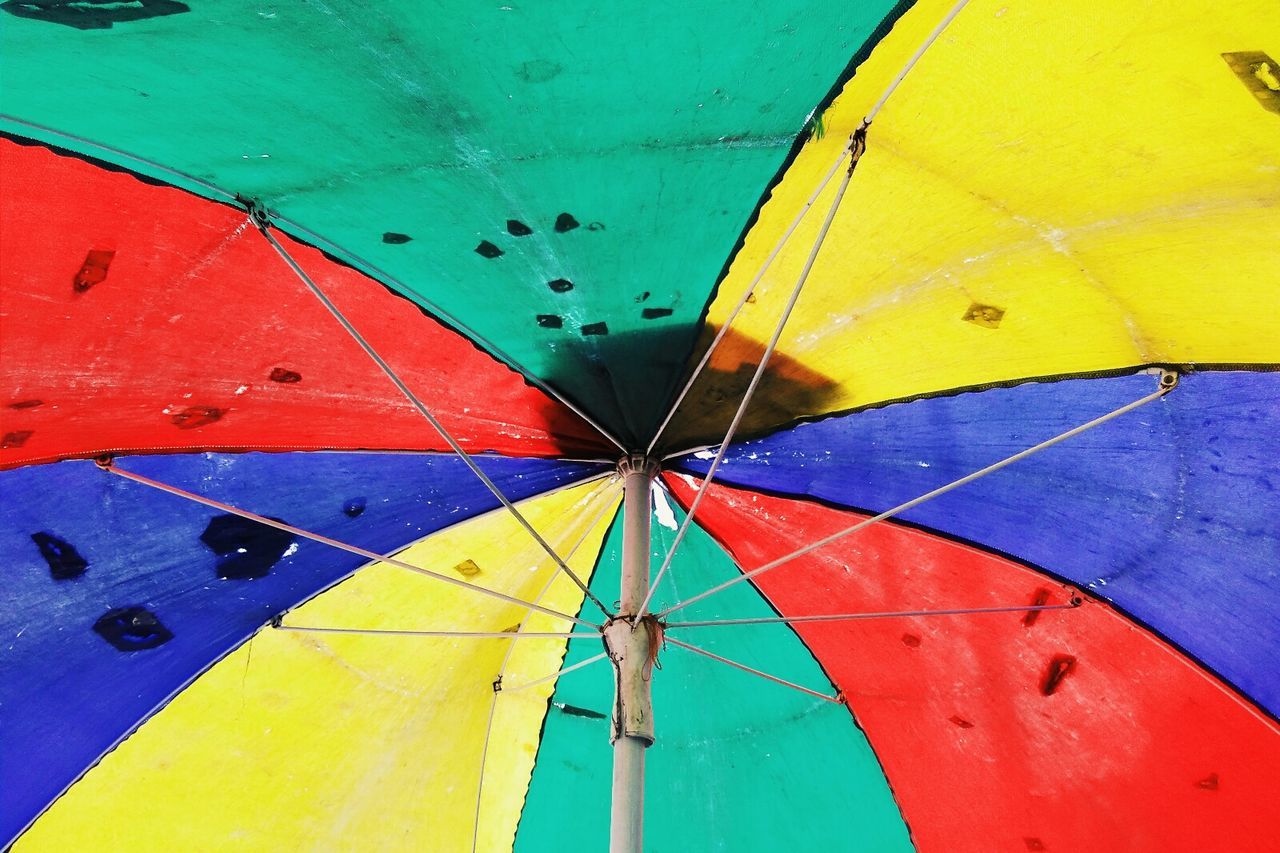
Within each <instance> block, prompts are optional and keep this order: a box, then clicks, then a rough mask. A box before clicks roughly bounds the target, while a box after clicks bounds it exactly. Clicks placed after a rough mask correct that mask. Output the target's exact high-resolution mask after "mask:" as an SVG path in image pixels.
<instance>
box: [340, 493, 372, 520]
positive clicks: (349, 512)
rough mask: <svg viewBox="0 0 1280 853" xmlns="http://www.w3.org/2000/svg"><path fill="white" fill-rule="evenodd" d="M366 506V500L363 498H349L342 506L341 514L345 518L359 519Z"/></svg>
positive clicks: (367, 503) (367, 501)
mask: <svg viewBox="0 0 1280 853" xmlns="http://www.w3.org/2000/svg"><path fill="white" fill-rule="evenodd" d="M368 505H369V500H368V498H365V497H363V496H362V497H358V498H349V499H348V500H347V501H346V502H344V503H343V504H342V513H343V515H345V516H346V517H347V518H359V517H360V516H362V515H364V509H365V507H366V506H368Z"/></svg>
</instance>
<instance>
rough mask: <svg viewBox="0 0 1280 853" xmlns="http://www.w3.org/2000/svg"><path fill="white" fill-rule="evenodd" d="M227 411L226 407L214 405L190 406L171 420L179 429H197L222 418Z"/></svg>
mask: <svg viewBox="0 0 1280 853" xmlns="http://www.w3.org/2000/svg"><path fill="white" fill-rule="evenodd" d="M226 413H227V410H226V409H217V408H214V407H213V406H188V407H187V408H185V409H183V410H182V411H181V412H178V413H177V414H176V415H173V416H172V417H170V418H169V420H170V421H171V422H172V423H173V425H174V426H176V427H177V428H178V429H195V428H196V427H202V426H208V425H209V424H211V423H216V422H217V421H220V420H222V416H223V415H225V414H226Z"/></svg>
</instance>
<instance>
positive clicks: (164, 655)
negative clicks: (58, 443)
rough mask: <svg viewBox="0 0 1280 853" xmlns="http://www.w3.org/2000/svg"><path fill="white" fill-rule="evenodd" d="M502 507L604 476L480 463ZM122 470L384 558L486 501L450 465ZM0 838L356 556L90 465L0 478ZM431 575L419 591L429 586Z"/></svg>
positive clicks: (346, 570) (256, 462) (450, 460)
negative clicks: (1, 594) (504, 499)
mask: <svg viewBox="0 0 1280 853" xmlns="http://www.w3.org/2000/svg"><path fill="white" fill-rule="evenodd" d="M477 461H478V462H479V464H480V466H481V467H482V468H483V469H484V470H485V472H486V473H487V474H488V475H489V476H490V477H491V478H492V479H493V480H494V482H495V483H496V484H497V485H498V487H499V488H500V489H501V490H502V491H503V492H504V494H506V495H507V496H508V497H509V498H511V499H512V500H520V499H523V498H527V497H530V496H533V495H536V494H539V493H541V492H545V491H548V490H550V489H554V488H555V487H557V486H561V485H564V484H567V483H571V482H574V481H577V480H581V479H583V478H585V477H587V476H589V475H591V474H593V473H595V472H597V471H601V470H603V466H599V465H587V464H570V463H557V462H551V461H546V460H535V459H507V458H499V457H479V458H478V459H477ZM117 464H118V465H120V466H121V467H123V468H126V469H128V470H130V471H133V472H136V473H139V474H143V475H145V476H148V477H152V478H154V479H157V480H160V481H162V482H165V483H169V484H172V485H175V486H178V487H180V488H183V489H186V490H189V491H192V492H195V493H198V494H201V495H204V496H207V497H210V498H213V499H215V500H218V501H221V502H224V503H228V504H230V505H232V506H235V507H238V508H242V509H247V510H250V511H252V512H256V513H259V514H262V515H265V516H269V517H273V518H276V519H280V520H283V521H285V522H288V523H289V524H292V525H295V526H298V527H301V528H303V529H305V530H311V531H314V532H318V533H322V534H325V535H327V536H330V537H332V538H335V539H338V540H340V541H343V542H347V543H350V544H353V545H358V546H361V547H363V548H367V549H369V550H372V551H376V552H378V553H388V552H391V551H394V550H397V549H399V548H401V547H403V546H405V545H407V544H409V543H411V542H413V541H415V540H417V539H420V538H422V537H423V536H426V535H427V534H429V533H432V532H434V531H436V530H440V529H441V528H444V527H447V526H449V525H452V524H456V523H457V522H460V521H463V520H464V519H467V518H470V517H472V516H475V515H478V514H480V513H483V512H486V511H488V510H492V509H495V508H496V507H498V506H499V504H498V501H497V500H496V499H495V498H494V497H493V496H492V495H491V494H490V493H489V492H488V490H487V489H486V488H485V487H484V485H483V484H482V483H481V482H480V481H479V480H478V479H477V478H476V477H475V475H474V474H472V473H471V472H470V471H468V470H467V468H466V466H465V465H464V464H463V462H462V461H461V459H459V458H458V457H455V456H451V455H449V456H446V455H441V456H435V455H389V454H368V453H280V454H261V453H249V454H244V455H228V454H213V453H210V454H193V455H179V456H153V457H137V458H130V459H127V460H122V461H119V462H118V463H117ZM0 552H3V553H5V554H8V555H14V558H15V559H16V562H14V563H10V564H8V565H6V566H5V601H6V606H5V608H4V609H3V611H0V636H3V637H4V638H5V641H6V648H5V650H4V654H0V731H2V732H3V740H4V750H3V754H4V757H5V760H4V761H3V763H2V765H0V839H6V838H12V837H13V836H14V835H15V834H16V833H17V832H19V831H20V830H21V829H22V828H23V827H24V826H25V825H26V824H27V822H28V821H30V820H31V819H32V818H34V817H35V816H36V815H37V814H39V812H40V811H41V810H43V809H44V808H45V807H46V806H47V805H48V804H49V802H51V801H52V800H53V799H54V798H55V797H56V796H57V795H58V794H59V793H60V792H61V791H62V790H63V789H64V788H65V787H66V786H67V785H68V784H70V783H71V782H72V781H74V780H75V779H76V778H77V777H78V776H79V775H80V774H81V773H82V772H83V771H84V770H86V769H87V768H88V767H89V766H91V765H92V764H93V763H94V762H95V761H96V760H97V759H98V758H99V757H100V756H101V755H102V754H103V753H104V752H106V751H107V750H109V749H110V748H111V747H112V746H114V745H115V744H116V743H117V742H118V741H119V740H120V739H122V738H123V737H124V736H125V735H127V734H128V733H129V732H131V731H132V730H133V729H134V728H135V727H136V726H137V725H138V724H139V723H140V722H141V721H142V720H143V719H145V718H146V717H147V716H148V715H150V714H151V713H152V712H153V711H154V710H155V709H156V708H157V707H158V706H160V705H161V704H163V703H164V702H165V701H166V700H167V699H168V698H169V697H170V696H172V695H173V694H174V693H176V692H177V691H180V690H181V689H182V688H183V687H184V686H185V685H186V684H188V683H189V682H190V681H191V680H192V679H194V678H195V677H196V676H197V675H198V674H199V673H200V672H202V671H203V670H204V669H206V668H207V667H208V666H210V665H211V664H212V663H213V662H215V661H216V660H218V659H219V658H221V657H222V656H224V655H225V654H227V653H228V652H229V651H230V650H232V649H233V648H235V647H236V646H238V645H239V644H240V643H241V642H243V641H244V640H245V639H246V638H247V637H248V636H250V635H251V634H253V632H254V631H256V630H257V629H259V628H260V627H262V626H263V625H264V624H266V623H267V622H269V621H270V620H271V619H272V617H273V616H275V615H277V614H279V613H281V612H282V611H284V610H286V609H288V608H290V607H292V606H294V605H296V604H297V603H299V602H301V601H303V600H305V599H307V598H309V597H310V596H312V595H314V594H315V593H317V592H318V591H320V590H322V589H324V588H326V587H328V586H330V585H331V584H333V583H335V582H337V581H338V580H340V579H342V578H343V577H345V576H347V575H348V574H350V573H351V572H353V571H355V570H356V569H357V568H359V567H360V566H361V565H362V564H364V563H365V562H366V561H365V560H364V559H363V558H362V557H359V556H356V555H353V554H350V553H348V552H345V551H341V550H338V549H336V548H333V547H331V546H328V545H323V544H320V543H318V542H313V541H311V540H307V539H295V538H294V537H293V536H292V535H290V534H288V533H284V532H282V531H279V530H276V529H275V528H271V527H267V526H265V525H261V524H257V523H255V522H249V521H246V520H244V519H242V518H240V517H239V516H235V515H227V514H224V513H220V512H218V511H216V510H212V509H209V508H207V507H204V506H201V505H199V504H196V503H193V502H191V501H188V500H184V499H182V498H179V497H175V496H172V495H169V494H165V493H163V492H159V491H156V490H154V489H150V488H147V487H146V486H143V485H139V484H137V483H133V482H130V481H127V480H124V479H122V478H120V477H114V476H111V475H110V474H107V473H104V472H102V471H100V470H98V469H97V467H96V466H95V465H94V463H92V462H88V461H72V462H60V463H57V464H55V465H45V466H39V467H32V468H20V469H16V470H12V471H6V472H4V473H3V474H0ZM424 582H426V583H431V581H429V580H428V581H424Z"/></svg>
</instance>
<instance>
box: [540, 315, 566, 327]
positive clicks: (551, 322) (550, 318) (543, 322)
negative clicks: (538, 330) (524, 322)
mask: <svg viewBox="0 0 1280 853" xmlns="http://www.w3.org/2000/svg"><path fill="white" fill-rule="evenodd" d="M538 325H539V326H541V327H542V328H544V329H559V328H560V327H561V326H563V325H564V320H562V319H560V317H558V316H557V315H555V314H539V315H538Z"/></svg>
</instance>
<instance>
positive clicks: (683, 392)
mask: <svg viewBox="0 0 1280 853" xmlns="http://www.w3.org/2000/svg"><path fill="white" fill-rule="evenodd" d="M968 2H969V0H959V2H958V3H956V4H955V6H953V7H952V8H951V10H950V11H949V12H948V13H947V14H946V16H944V17H943V19H942V20H941V21H940V22H939V23H938V25H937V26H936V27H935V28H934V29H933V32H931V33H930V34H929V35H928V36H927V37H926V38H925V40H924V41H923V42H922V43H921V45H920V47H919V48H917V49H916V52H915V53H914V54H913V55H912V56H911V58H910V59H908V60H907V62H906V64H905V65H903V66H902V70H901V71H899V72H898V74H897V76H895V77H894V78H893V80H892V81H891V82H890V83H889V85H888V86H887V87H885V90H884V92H882V93H881V95H880V99H879V100H877V101H876V103H875V105H874V106H873V107H872V108H871V110H870V111H869V112H868V113H867V115H866V118H864V119H863V120H862V127H863V129H865V128H866V127H867V126H868V125H870V124H871V122H872V121H873V120H874V119H875V117H876V116H877V115H878V114H879V113H880V110H881V108H883V107H884V105H885V102H886V101H888V100H889V97H890V96H891V95H892V94H893V93H894V92H895V91H896V90H897V88H898V86H900V85H901V84H902V81H903V80H904V79H905V78H906V76H907V74H908V73H909V72H910V71H911V69H912V68H914V67H915V65H916V63H917V62H919V61H920V57H922V56H924V53H925V51H926V50H928V49H929V47H930V46H931V45H932V44H933V43H934V42H935V41H937V40H938V37H939V36H940V35H942V31H943V30H945V29H946V28H947V26H948V25H949V24H950V23H951V21H952V20H953V19H954V18H955V17H956V15H958V14H960V10H961V9H963V8H964V7H965V5H966V4H967V3H968ZM846 153H847V151H841V152H840V156H839V157H837V158H836V160H835V162H834V163H832V164H831V168H830V169H829V170H828V171H827V173H826V175H824V176H823V178H822V181H821V182H820V183H819V184H818V188H817V189H816V190H814V191H813V194H812V195H810V196H809V200H808V201H806V202H805V203H804V206H803V207H801V208H800V212H799V213H797V214H796V216H795V218H794V219H792V220H791V225H790V226H788V228H787V230H786V231H785V232H784V233H783V235H782V237H781V238H779V240H778V242H777V243H776V244H774V247H773V251H771V252H770V253H769V256H768V257H767V258H765V260H764V263H763V264H761V265H760V269H759V271H758V272H757V273H756V275H755V278H753V279H752V280H751V283H750V284H748V285H747V289H746V290H745V291H744V292H743V294H742V296H741V298H739V299H738V304H737V305H735V306H733V310H732V311H730V312H729V316H728V317H727V318H726V319H725V321H724V324H723V325H722V326H721V327H720V328H719V329H718V330H717V331H716V336H715V338H713V339H712V341H711V344H710V345H709V346H708V347H707V350H706V352H704V353H703V354H702V359H701V360H700V361H699V362H698V366H697V367H695V368H694V369H693V373H691V374H690V375H689V378H688V379H687V380H686V381H685V383H684V387H683V388H682V389H680V394H679V395H678V396H677V397H676V399H675V402H674V403H672V404H671V407H670V408H669V409H668V410H667V416H666V417H665V418H663V419H662V423H661V424H660V425H659V426H658V429H657V432H656V433H654V436H653V440H651V441H650V442H649V447H648V448H647V449H646V450H645V454H646V455H648V454H651V453H653V448H654V447H656V446H657V444H658V440H659V439H660V438H662V433H663V431H664V430H666V428H667V425H668V424H670V423H671V419H672V418H674V417H675V414H676V410H677V409H679V408H680V404H681V403H682V402H684V398H685V397H686V396H687V395H688V394H689V391H690V390H692V389H693V384H694V382H695V381H696V380H697V378H698V376H699V374H701V373H702V371H703V370H704V369H705V368H706V366H707V363H708V362H709V361H710V360H711V355H712V353H714V352H715V349H716V347H718V346H719V345H720V342H721V341H722V340H723V339H724V336H725V334H726V333H728V331H729V326H730V325H731V324H732V323H733V321H734V320H735V319H736V318H737V316H738V314H739V312H741V311H742V308H743V306H745V305H746V304H747V300H748V299H750V298H751V294H753V293H754V292H755V289H756V285H758V284H759V283H760V280H761V279H763V278H764V274H765V272H767V271H768V269H769V267H770V266H772V265H773V262H774V260H776V259H777V257H778V255H779V254H780V253H781V252H782V249H783V247H784V246H785V245H786V244H787V241H788V240H790V239H791V235H792V234H793V233H795V230H796V229H797V228H798V227H800V222H801V221H802V220H803V219H804V218H805V215H806V214H807V213H808V212H809V208H811V207H813V205H814V203H815V202H816V201H817V200H818V196H819V195H821V194H822V191H823V190H824V189H826V187H827V184H829V183H830V182H831V178H832V177H834V176H835V173H836V169H839V168H840V164H841V163H842V162H844V157H845V154H846Z"/></svg>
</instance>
